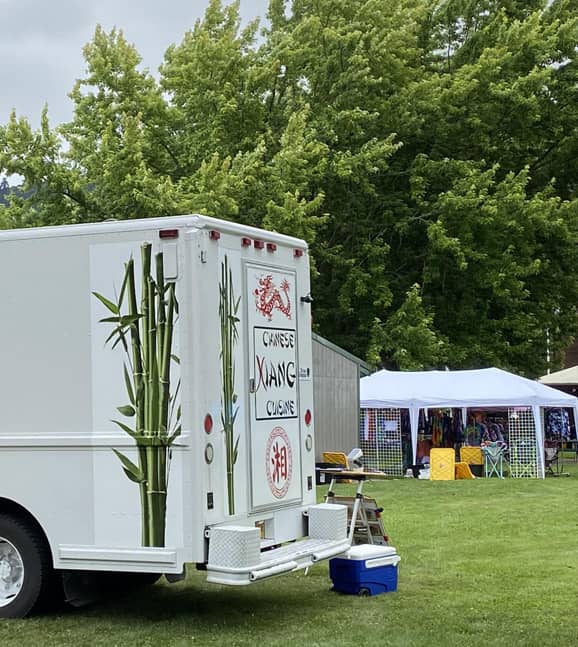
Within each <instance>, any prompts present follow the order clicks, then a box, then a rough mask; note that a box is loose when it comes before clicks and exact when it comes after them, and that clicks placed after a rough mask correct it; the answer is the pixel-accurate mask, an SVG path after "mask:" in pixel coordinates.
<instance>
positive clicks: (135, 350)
mask: <svg viewBox="0 0 578 647" xmlns="http://www.w3.org/2000/svg"><path fill="white" fill-rule="evenodd" d="M125 272H126V276H125V279H126V289H127V295H128V312H129V315H131V316H137V315H138V307H137V299H136V286H135V276H134V260H133V259H132V258H130V259H129V261H128V263H127V264H126V270H125ZM130 338H131V349H132V367H133V382H134V397H135V419H136V421H135V434H136V436H137V439H138V437H139V436H141V435H142V434H143V432H144V422H145V421H144V406H143V405H144V389H143V365H142V347H141V341H140V333H139V322H138V320H135V321H134V323H132V324H131V326H130ZM137 447H138V456H139V467H140V470H141V472H142V473H143V474H146V473H147V460H146V451H145V450H144V448H143V447H140V446H138V440H137ZM146 488H147V484H146V482H141V483H139V495H140V501H141V541H142V544H143V545H144V546H147V545H148V544H149V541H150V537H149V532H148V524H147V522H146V519H147V517H148V516H149V503H148V497H147V493H146Z"/></svg>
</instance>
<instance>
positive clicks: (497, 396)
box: [360, 368, 578, 409]
mask: <svg viewBox="0 0 578 647" xmlns="http://www.w3.org/2000/svg"><path fill="white" fill-rule="evenodd" d="M360 403H361V407H362V408H363V409H386V408H405V409H411V408H413V409H415V408H419V409H421V408H427V407H430V408H435V407H444V408H445V407H448V408H449V407H468V408H478V407H479V408H484V407H504V408H507V407H510V406H542V407H574V408H576V407H577V406H578V398H576V397H575V396H573V395H568V394H567V393H562V392H561V391H557V390H556V389H553V388H551V387H549V386H545V385H544V384H540V383H539V382H534V381H533V380H529V379H527V378H525V377H520V376H518V375H514V374H513V373H508V372H507V371H502V370H501V369H499V368H483V369H478V370H471V371H415V372H406V371H386V370H383V371H378V372H377V373H374V374H373V375H368V376H367V377H364V378H362V379H361V387H360Z"/></svg>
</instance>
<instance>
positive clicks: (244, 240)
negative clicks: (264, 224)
mask: <svg viewBox="0 0 578 647" xmlns="http://www.w3.org/2000/svg"><path fill="white" fill-rule="evenodd" d="M241 245H243V247H251V239H250V238H245V237H243V238H241Z"/></svg>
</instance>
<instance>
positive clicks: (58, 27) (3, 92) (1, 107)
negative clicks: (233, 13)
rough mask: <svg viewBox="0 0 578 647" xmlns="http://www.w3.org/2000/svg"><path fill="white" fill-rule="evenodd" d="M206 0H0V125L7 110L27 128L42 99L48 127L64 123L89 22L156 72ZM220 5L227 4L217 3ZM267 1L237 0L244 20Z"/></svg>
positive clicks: (90, 33)
mask: <svg viewBox="0 0 578 647" xmlns="http://www.w3.org/2000/svg"><path fill="white" fill-rule="evenodd" d="M207 4H208V0H52V1H50V0H0V124H4V123H6V120H7V119H8V116H9V115H10V111H11V110H12V108H15V109H16V111H17V113H18V114H19V115H21V116H25V117H28V118H29V119H30V120H31V121H32V123H33V125H34V126H37V125H38V123H39V117H40V112H41V110H42V107H43V105H44V103H48V109H49V117H50V120H51V124H52V125H56V124H57V123H61V122H63V121H68V120H69V119H70V118H71V116H72V104H71V102H70V100H69V99H68V96H67V94H68V92H70V90H71V89H72V86H73V84H74V81H75V79H77V78H79V77H81V76H83V73H84V59H83V57H82V48H83V46H84V45H85V44H86V43H87V42H88V41H89V40H91V38H92V36H93V34H94V29H95V27H96V25H97V24H100V25H102V26H103V28H104V29H106V30H107V31H109V30H110V29H112V28H113V27H117V28H119V29H122V30H123V32H124V34H125V37H126V38H127V40H128V41H129V42H131V43H134V44H135V45H136V48H137V50H138V52H139V53H140V55H141V56H142V58H143V66H144V67H147V68H149V70H151V72H156V69H157V68H158V66H159V65H160V64H161V63H162V60H163V54H164V52H165V50H166V48H167V47H168V46H169V45H170V44H171V43H178V42H180V41H181V40H182V37H183V35H184V33H185V32H186V31H187V30H189V29H191V28H192V27H193V25H194V22H195V20H196V19H197V18H199V17H202V15H203V14H204V11H205V8H206V6H207ZM224 4H228V2H226V1H225V2H224ZM267 5H268V1H267V0H241V14H242V16H243V18H244V19H245V20H250V19H252V18H255V17H256V16H261V17H263V16H264V15H265V13H266V10H267Z"/></svg>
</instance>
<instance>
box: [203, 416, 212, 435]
mask: <svg viewBox="0 0 578 647" xmlns="http://www.w3.org/2000/svg"><path fill="white" fill-rule="evenodd" d="M203 426H204V428H205V433H206V434H210V433H211V431H213V417H212V416H211V414H210V413H207V415H206V416H205V422H204V425H203Z"/></svg>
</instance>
